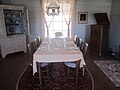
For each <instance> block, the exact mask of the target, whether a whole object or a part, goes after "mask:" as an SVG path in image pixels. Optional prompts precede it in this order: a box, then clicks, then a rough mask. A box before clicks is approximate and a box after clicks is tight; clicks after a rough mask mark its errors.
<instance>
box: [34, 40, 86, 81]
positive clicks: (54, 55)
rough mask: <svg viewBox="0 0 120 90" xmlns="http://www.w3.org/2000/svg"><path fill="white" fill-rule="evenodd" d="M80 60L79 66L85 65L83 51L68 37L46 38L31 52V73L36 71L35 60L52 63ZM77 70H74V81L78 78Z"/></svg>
mask: <svg viewBox="0 0 120 90" xmlns="http://www.w3.org/2000/svg"><path fill="white" fill-rule="evenodd" d="M73 61H80V64H79V65H80V66H78V69H79V67H80V68H81V67H83V66H84V65H86V63H85V61H84V57H83V53H82V52H81V51H80V49H79V48H78V47H77V45H76V44H75V43H74V41H73V40H72V39H70V38H46V39H44V40H43V42H42V44H41V45H40V46H39V48H38V49H37V50H36V52H35V53H34V54H33V75H34V73H35V72H37V67H36V62H40V63H45V62H46V63H54V62H73ZM78 72H79V70H76V73H77V76H76V83H77V80H78Z"/></svg>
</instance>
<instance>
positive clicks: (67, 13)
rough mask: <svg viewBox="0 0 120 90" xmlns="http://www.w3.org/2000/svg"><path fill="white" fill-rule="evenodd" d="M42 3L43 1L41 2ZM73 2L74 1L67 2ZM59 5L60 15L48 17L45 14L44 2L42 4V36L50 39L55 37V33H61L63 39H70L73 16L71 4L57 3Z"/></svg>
mask: <svg viewBox="0 0 120 90" xmlns="http://www.w3.org/2000/svg"><path fill="white" fill-rule="evenodd" d="M42 1H44V0H42ZM69 1H74V0H69ZM59 2H60V3H59V5H60V14H59V15H58V16H54V17H53V16H48V15H47V14H46V2H44V4H43V5H44V6H43V7H44V9H43V11H44V16H45V17H44V20H45V22H44V34H45V37H48V36H50V37H51V38H54V37H55V33H56V32H62V34H63V37H70V38H71V32H72V20H73V19H72V17H73V16H72V14H73V7H72V5H73V3H72V2H67V0H66V2H65V0H64V1H61V0H60V1H59Z"/></svg>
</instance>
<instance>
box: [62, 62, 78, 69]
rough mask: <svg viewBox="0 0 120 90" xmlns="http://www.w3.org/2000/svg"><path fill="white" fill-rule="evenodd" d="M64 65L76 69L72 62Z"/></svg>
mask: <svg viewBox="0 0 120 90" xmlns="http://www.w3.org/2000/svg"><path fill="white" fill-rule="evenodd" d="M64 64H65V65H66V66H68V67H70V68H76V63H74V62H65V63H64Z"/></svg>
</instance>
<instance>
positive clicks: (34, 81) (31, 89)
mask: <svg viewBox="0 0 120 90" xmlns="http://www.w3.org/2000/svg"><path fill="white" fill-rule="evenodd" d="M49 67H50V70H49V78H43V89H42V90H75V79H68V78H67V77H66V67H65V65H64V64H63V63H54V64H50V65H49ZM80 72H82V71H81V70H80ZM92 88H93V87H92V80H91V77H90V75H89V73H88V71H87V70H86V69H85V75H84V76H83V75H82V73H80V75H79V82H78V85H77V90H92ZM18 90H40V85H39V77H38V73H35V75H34V76H32V66H28V68H27V69H26V70H25V73H24V74H23V75H22V77H21V79H20V81H19V84H18Z"/></svg>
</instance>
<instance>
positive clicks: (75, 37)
mask: <svg viewBox="0 0 120 90" xmlns="http://www.w3.org/2000/svg"><path fill="white" fill-rule="evenodd" d="M76 39H77V35H75V36H74V42H75V43H76Z"/></svg>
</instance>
